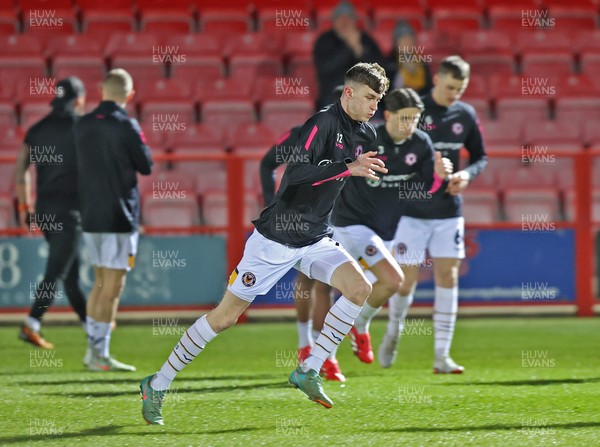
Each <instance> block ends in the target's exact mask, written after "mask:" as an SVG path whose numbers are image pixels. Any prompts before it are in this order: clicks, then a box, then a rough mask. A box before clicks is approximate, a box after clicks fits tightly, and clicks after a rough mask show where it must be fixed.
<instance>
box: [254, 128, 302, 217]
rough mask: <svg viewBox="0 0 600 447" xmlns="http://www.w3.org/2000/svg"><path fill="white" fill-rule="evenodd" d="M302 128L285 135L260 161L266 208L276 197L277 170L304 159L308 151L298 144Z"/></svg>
mask: <svg viewBox="0 0 600 447" xmlns="http://www.w3.org/2000/svg"><path fill="white" fill-rule="evenodd" d="M300 129H302V126H296V127H293V128H292V129H290V130H288V131H287V132H286V133H284V134H283V135H282V136H281V137H279V139H278V140H277V142H276V143H275V144H274V145H273V146H272V147H271V149H269V151H268V152H267V153H266V154H265V155H264V156H263V158H262V160H261V161H260V184H261V185H262V191H263V199H264V203H265V206H266V205H268V204H269V203H271V200H273V196H274V195H275V173H274V172H273V171H275V169H277V167H278V166H281V165H282V164H285V163H290V162H291V163H294V162H295V160H296V159H299V158H301V157H303V154H302V153H303V152H306V150H305V149H304V148H303V147H302V146H300V145H299V144H298V134H299V133H300Z"/></svg>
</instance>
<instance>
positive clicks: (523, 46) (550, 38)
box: [514, 29, 573, 54]
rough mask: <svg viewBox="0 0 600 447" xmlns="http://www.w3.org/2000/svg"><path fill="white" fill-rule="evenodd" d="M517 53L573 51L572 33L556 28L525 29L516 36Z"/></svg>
mask: <svg viewBox="0 0 600 447" xmlns="http://www.w3.org/2000/svg"><path fill="white" fill-rule="evenodd" d="M514 49H515V52H517V53H551V54H554V53H555V52H557V51H561V52H564V51H567V52H571V51H573V41H572V38H571V34H570V33H569V32H567V31H560V30H555V29H549V30H539V31H532V30H528V29H524V30H522V31H520V32H519V33H518V34H517V36H516V42H515V48H514Z"/></svg>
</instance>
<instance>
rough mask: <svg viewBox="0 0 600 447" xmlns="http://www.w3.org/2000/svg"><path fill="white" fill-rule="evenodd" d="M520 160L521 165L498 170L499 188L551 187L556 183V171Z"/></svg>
mask: <svg viewBox="0 0 600 447" xmlns="http://www.w3.org/2000/svg"><path fill="white" fill-rule="evenodd" d="M550 152H551V150H549V151H548V154H550ZM530 153H531V152H530ZM550 155H551V154H550ZM518 162H519V163H521V166H520V167H516V168H512V169H502V170H499V171H497V173H496V181H497V185H498V188H499V189H503V190H504V189H507V188H515V189H531V188H533V189H535V188H540V187H548V188H549V187H552V186H554V185H556V177H555V176H554V174H555V173H554V172H553V171H549V170H548V169H547V167H546V166H545V165H542V164H539V163H538V164H534V165H532V166H524V165H523V164H522V163H523V161H522V160H519V161H518Z"/></svg>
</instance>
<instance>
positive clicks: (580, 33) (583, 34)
mask: <svg viewBox="0 0 600 447" xmlns="http://www.w3.org/2000/svg"><path fill="white" fill-rule="evenodd" d="M573 42H574V47H575V48H574V50H575V51H576V52H577V53H579V54H582V53H586V52H589V53H600V30H598V29H596V30H593V31H590V30H577V31H574V33H573Z"/></svg>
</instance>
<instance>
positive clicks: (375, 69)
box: [344, 62, 390, 95]
mask: <svg viewBox="0 0 600 447" xmlns="http://www.w3.org/2000/svg"><path fill="white" fill-rule="evenodd" d="M349 81H352V82H358V83H359V84H365V85H367V86H368V87H370V88H372V89H373V90H375V91H376V92H377V93H379V94H380V95H383V94H385V92H387V89H388V88H389V86H390V80H389V79H388V78H387V76H386V75H385V70H384V69H383V67H382V66H381V65H379V64H377V63H367V62H359V63H358V64H355V65H353V66H352V67H351V68H350V69H349V70H348V71H347V72H346V77H345V78H344V84H346V83H347V82H349Z"/></svg>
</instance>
